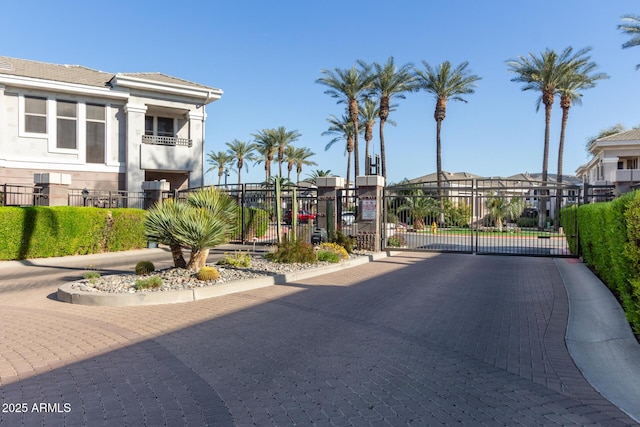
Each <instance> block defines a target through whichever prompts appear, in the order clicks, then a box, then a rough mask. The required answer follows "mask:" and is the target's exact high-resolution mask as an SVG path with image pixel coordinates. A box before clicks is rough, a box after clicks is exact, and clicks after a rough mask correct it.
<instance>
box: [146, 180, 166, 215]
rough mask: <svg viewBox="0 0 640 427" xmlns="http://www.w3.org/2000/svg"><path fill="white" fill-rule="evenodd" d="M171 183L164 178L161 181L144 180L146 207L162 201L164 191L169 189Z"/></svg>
mask: <svg viewBox="0 0 640 427" xmlns="http://www.w3.org/2000/svg"><path fill="white" fill-rule="evenodd" d="M170 188H171V185H170V184H169V183H168V182H167V181H166V180H164V179H161V180H160V181H144V182H143V183H142V190H143V191H144V208H145V209H149V208H151V207H152V206H153V205H155V204H156V203H158V202H161V201H162V192H163V191H169V189H170Z"/></svg>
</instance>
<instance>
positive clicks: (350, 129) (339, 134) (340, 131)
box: [322, 114, 355, 188]
mask: <svg viewBox="0 0 640 427" xmlns="http://www.w3.org/2000/svg"><path fill="white" fill-rule="evenodd" d="M327 121H328V122H329V123H330V125H331V126H329V129H327V130H326V131H324V132H322V135H323V136H324V135H336V137H335V138H333V139H332V140H331V141H329V143H328V144H327V145H326V147H324V150H325V151H327V150H329V148H331V146H332V145H333V144H335V143H336V142H338V141H340V140H341V139H344V140H345V142H346V144H347V145H346V147H345V151H346V152H347V180H346V188H349V182H350V181H349V176H350V175H351V153H353V152H354V135H355V129H354V128H355V126H354V124H353V122H352V121H351V119H350V118H349V116H347V115H344V116H342V118H340V119H339V118H337V117H336V116H334V115H333V114H332V115H330V116H329V118H328V119H327Z"/></svg>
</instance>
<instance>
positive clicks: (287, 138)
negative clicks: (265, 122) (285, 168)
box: [270, 126, 302, 176]
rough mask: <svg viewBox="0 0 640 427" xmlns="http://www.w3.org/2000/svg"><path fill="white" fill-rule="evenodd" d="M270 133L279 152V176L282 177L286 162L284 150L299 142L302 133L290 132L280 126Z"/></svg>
mask: <svg viewBox="0 0 640 427" xmlns="http://www.w3.org/2000/svg"><path fill="white" fill-rule="evenodd" d="M270 133H271V135H272V137H273V141H274V143H275V145H276V148H277V152H278V168H279V175H278V176H282V163H283V162H284V150H285V149H286V147H287V146H289V145H290V144H292V143H293V142H295V141H297V140H298V138H300V136H302V135H300V132H298V131H297V130H290V131H288V130H287V129H286V128H285V127H284V126H280V127H279V128H277V129H271V130H270Z"/></svg>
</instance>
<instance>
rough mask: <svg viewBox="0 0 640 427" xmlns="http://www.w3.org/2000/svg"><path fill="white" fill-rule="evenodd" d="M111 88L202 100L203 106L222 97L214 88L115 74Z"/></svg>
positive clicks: (219, 91) (220, 92)
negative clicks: (169, 94)
mask: <svg viewBox="0 0 640 427" xmlns="http://www.w3.org/2000/svg"><path fill="white" fill-rule="evenodd" d="M110 83H111V85H112V86H113V87H125V88H129V89H137V90H145V91H151V92H160V93H171V94H174V95H179V96H186V97H191V98H196V99H202V100H203V102H202V103H203V105H206V104H209V103H211V102H213V101H217V100H218V99H220V97H221V96H222V90H220V89H214V88H198V87H194V86H187V85H179V84H175V83H167V82H160V81H156V80H149V79H142V78H139V77H132V76H126V75H123V74H116V75H115V76H114V77H113V78H112V79H111V81H110Z"/></svg>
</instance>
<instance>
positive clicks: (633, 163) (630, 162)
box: [627, 157, 638, 169]
mask: <svg viewBox="0 0 640 427" xmlns="http://www.w3.org/2000/svg"><path fill="white" fill-rule="evenodd" d="M627 169H638V158H637V157H634V158H633V159H627Z"/></svg>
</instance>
